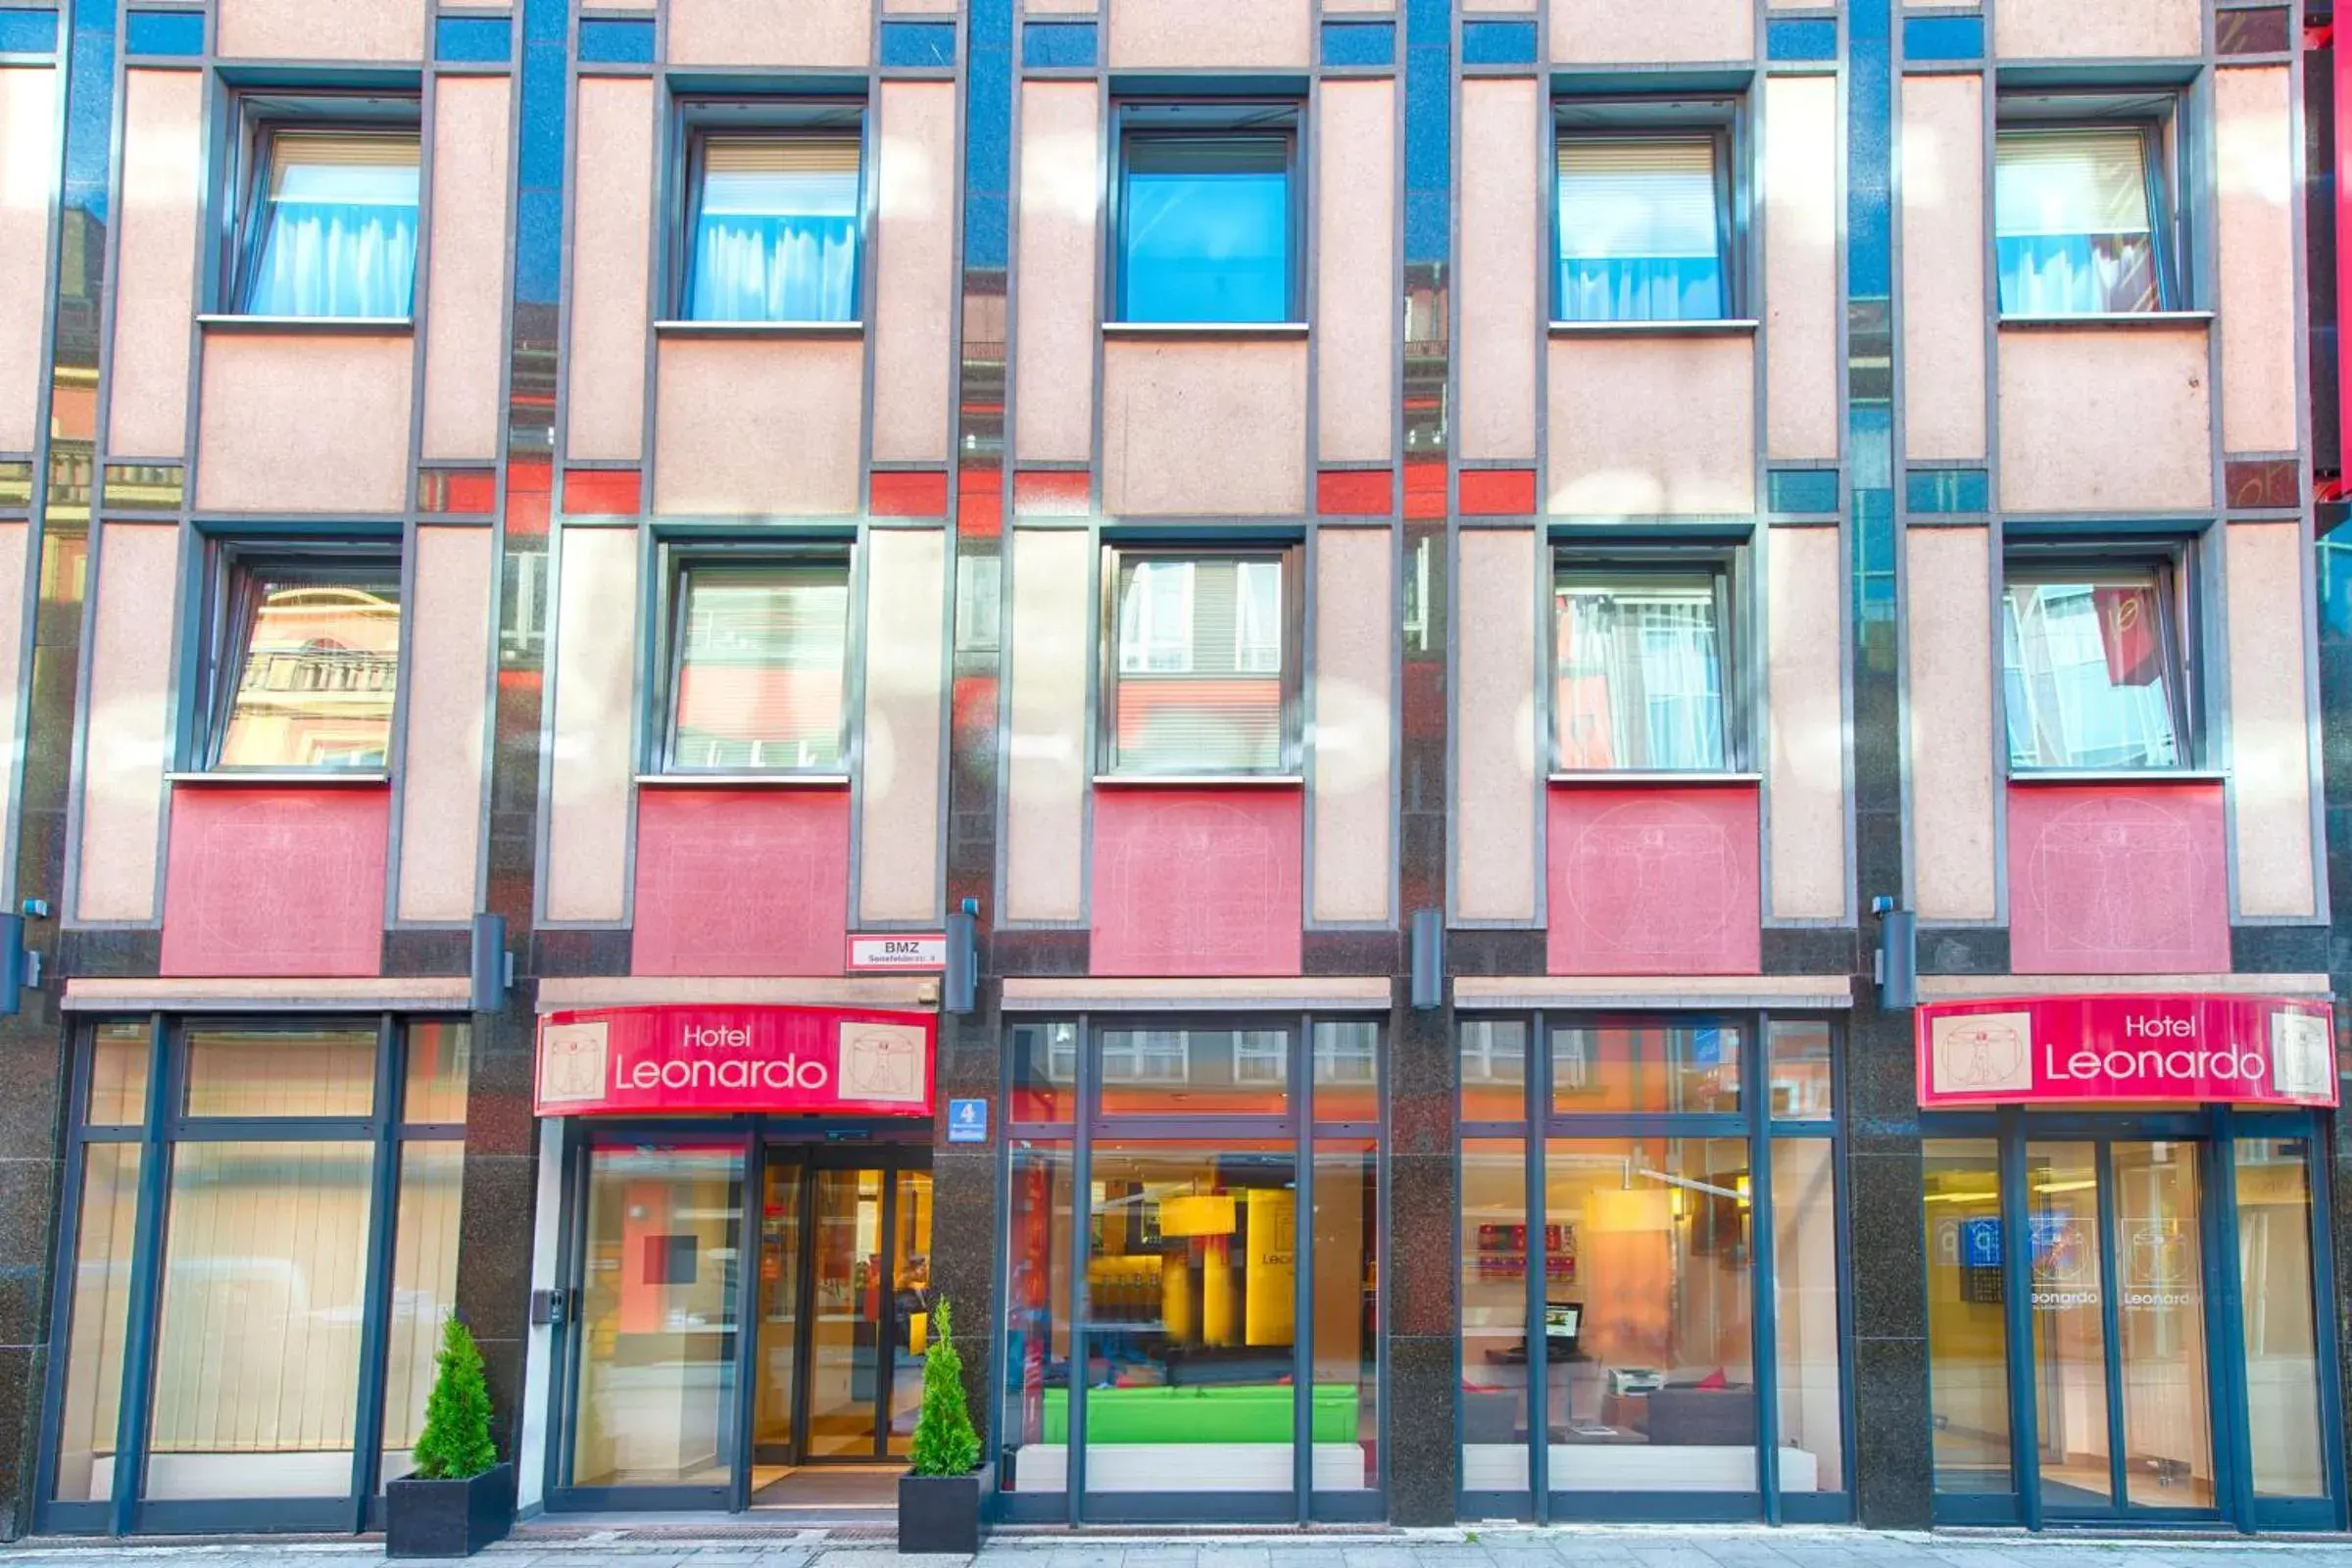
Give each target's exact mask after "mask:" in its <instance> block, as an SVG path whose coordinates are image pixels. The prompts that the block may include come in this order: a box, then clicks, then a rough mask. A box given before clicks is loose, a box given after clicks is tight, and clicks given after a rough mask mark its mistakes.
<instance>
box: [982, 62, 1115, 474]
mask: <svg viewBox="0 0 2352 1568" xmlns="http://www.w3.org/2000/svg"><path fill="white" fill-rule="evenodd" d="M1020 92H1021V141H1020V236H1019V252H1018V254H1017V255H1016V256H1015V258H1014V262H1015V266H1014V268H1013V273H1012V291H1013V297H1014V303H1015V304H1016V305H1017V306H1018V307H1019V314H1020V323H1021V324H1020V333H1019V336H1018V337H1017V338H1016V339H1015V340H1014V342H1013V345H1012V380H1013V400H1012V440H1013V447H1014V449H1015V451H1016V452H1017V453H1018V454H1019V456H1020V457H1021V458H1022V459H1023V460H1025V461H1037V462H1060V463H1085V462H1087V461H1089V460H1090V459H1092V458H1093V457H1094V455H1095V335H1096V326H1095V321H1096V316H1095V271H1096V264H1095V244H1096V238H1097V235H1098V233H1099V232H1100V230H1101V228H1102V222H1101V218H1102V209H1103V198H1102V185H1103V179H1102V173H1101V170H1102V164H1103V147H1102V140H1103V135H1102V123H1101V122H1102V116H1101V113H1100V105H1099V104H1098V102H1097V97H1098V94H1097V89H1096V87H1095V84H1094V83H1093V82H1092V81H1085V82H1075V81H1029V82H1023V83H1022V84H1021V89H1020ZM967 330H968V329H967Z"/></svg>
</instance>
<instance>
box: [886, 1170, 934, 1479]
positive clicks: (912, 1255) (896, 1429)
mask: <svg viewBox="0 0 2352 1568" xmlns="http://www.w3.org/2000/svg"><path fill="white" fill-rule="evenodd" d="M898 1182H899V1201H898V1216H897V1218H896V1219H895V1220H894V1221H893V1230H892V1232H891V1239H890V1279H891V1291H892V1295H893V1298H894V1305H893V1309H892V1313H891V1330H890V1332H891V1347H892V1353H891V1371H890V1451H891V1452H892V1453H894V1454H905V1453H907V1451H908V1448H909V1446H910V1445H911V1444H912V1443H913V1441H914V1421H915V1417H916V1416H917V1415H918V1414H920V1413H921V1410H922V1405H923V1361H924V1358H925V1357H927V1356H928V1355H929V1354H930V1353H931V1343H932V1333H931V1329H932V1322H931V1310H932V1298H931V1173H930V1172H929V1171H927V1170H903V1171H900V1172H899V1173H898Z"/></svg>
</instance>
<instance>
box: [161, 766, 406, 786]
mask: <svg viewBox="0 0 2352 1568" xmlns="http://www.w3.org/2000/svg"><path fill="white" fill-rule="evenodd" d="M164 778H165V781H166V782H168V783H172V784H219V785H221V786H224V787H226V788H229V789H235V788H238V787H240V786H245V787H252V788H262V789H282V788H284V787H285V786H287V785H289V784H339V785H351V784H359V785H368V784H389V783H391V782H392V775H391V774H390V773H388V772H384V771H383V770H381V769H377V770H375V771H373V772H370V771H368V770H366V769H362V768H324V767H256V768H250V769H245V770H239V769H237V768H233V767H221V768H210V769H203V770H198V769H189V770H187V771H184V772H182V771H174V772H170V773H166V774H165V775H164Z"/></svg>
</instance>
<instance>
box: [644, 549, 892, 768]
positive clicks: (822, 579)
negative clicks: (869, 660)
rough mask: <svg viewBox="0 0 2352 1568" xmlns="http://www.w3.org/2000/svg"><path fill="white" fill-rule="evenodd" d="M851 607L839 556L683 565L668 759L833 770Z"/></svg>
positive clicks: (678, 763)
mask: <svg viewBox="0 0 2352 1568" xmlns="http://www.w3.org/2000/svg"><path fill="white" fill-rule="evenodd" d="M849 605H850V574H849V567H848V566H846V565H841V564H835V565H808V566H711V565H696V566H691V567H689V568H688V569H686V570H685V571H683V572H681V573H680V574H679V586H678V625H677V670H676V686H675V689H674V690H673V692H672V694H671V706H672V710H673V711H672V723H671V731H670V762H671V765H673V766H675V767H681V768H707V769H715V770H719V771H727V772H748V771H760V770H766V769H779V770H790V769H796V768H807V769H813V770H817V771H826V770H830V769H834V768H838V767H840V766H841V715H842V668H843V658H844V650H845V649H846V648H847V647H848V637H849Z"/></svg>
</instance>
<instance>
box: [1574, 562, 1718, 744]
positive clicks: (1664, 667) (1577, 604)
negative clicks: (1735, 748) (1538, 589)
mask: <svg viewBox="0 0 2352 1568" xmlns="http://www.w3.org/2000/svg"><path fill="white" fill-rule="evenodd" d="M1723 586H1724V582H1723V577H1722V575H1721V574H1720V573H1719V572H1714V571H1706V572H1662V571H1660V572H1645V571H1565V570H1564V571H1562V572H1560V573H1559V576H1558V578H1557V580H1556V581H1555V583H1554V585H1553V591H1552V608H1553V621H1554V631H1553V635H1554V638H1555V640H1556V644H1557V660H1556V677H1555V678H1556V682H1557V684H1556V686H1555V688H1554V692H1553V701H1552V728H1553V736H1554V752H1555V754H1556V758H1557V760H1556V763H1555V765H1556V766H1558V767H1559V768H1560V769H1562V770H1564V771H1585V770H1608V769H1632V770H1650V769H1658V770H1673V769H1689V770H1691V771H1697V772H1711V771H1721V770H1722V769H1724V768H1727V767H1729V766H1730V765H1731V760H1730V755H1731V746H1730V741H1729V736H1728V733H1727V730H1726V724H1725V718H1726V710H1725V707H1724V695H1723V694H1724V688H1725V684H1726V682H1725V679H1724V624H1723V622H1724V614H1723V603H1724V594H1723Z"/></svg>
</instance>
